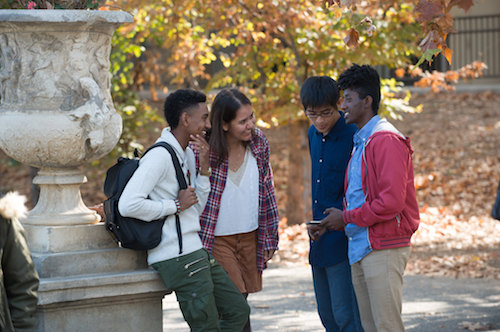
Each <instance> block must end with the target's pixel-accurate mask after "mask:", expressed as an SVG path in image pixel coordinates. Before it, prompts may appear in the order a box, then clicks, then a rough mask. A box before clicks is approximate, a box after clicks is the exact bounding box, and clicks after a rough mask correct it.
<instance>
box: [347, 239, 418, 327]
mask: <svg viewBox="0 0 500 332" xmlns="http://www.w3.org/2000/svg"><path fill="white" fill-rule="evenodd" d="M409 256H410V247H402V248H394V249H385V250H373V251H372V252H371V253H369V254H368V255H366V256H365V257H364V258H363V259H362V260H361V261H359V262H356V263H354V264H353V265H352V266H351V270H352V283H353V286H354V291H355V293H356V299H357V300H358V307H359V315H360V317H361V324H362V325H363V329H364V330H365V332H385V331H387V332H402V331H404V330H405V329H404V326H403V319H402V317H401V310H402V304H403V272H404V270H405V268H406V262H408V258H409Z"/></svg>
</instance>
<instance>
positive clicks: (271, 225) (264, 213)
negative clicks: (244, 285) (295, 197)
mask: <svg viewBox="0 0 500 332" xmlns="http://www.w3.org/2000/svg"><path fill="white" fill-rule="evenodd" d="M250 149H251V151H252V154H253V155H254V157H255V159H257V166H258V169H259V228H258V240H257V268H258V270H259V272H260V273H262V271H263V270H264V269H265V268H266V264H265V262H264V250H277V249H278V238H279V236H278V224H279V215H278V207H277V205H276V196H275V194H274V182H273V173H272V170H271V165H270V163H269V153H270V149H269V142H268V140H267V138H266V137H265V136H264V133H263V132H262V131H261V130H259V129H257V128H256V129H255V131H254V135H253V138H252V140H251V141H250ZM195 155H196V157H197V158H196V161H197V164H198V161H199V160H198V152H197V151H195ZM210 165H211V168H212V175H211V176H210V194H209V195H208V201H207V205H206V206H205V210H204V211H203V213H202V215H201V217H200V225H201V231H200V237H201V241H202V242H203V245H204V246H205V248H207V249H208V250H209V251H212V247H213V244H214V238H215V235H214V233H215V224H216V223H217V218H218V216H219V208H220V201H221V197H222V192H223V191H224V187H225V186H226V179H227V169H228V161H227V159H226V160H225V161H224V162H223V163H221V164H220V165H219V167H216V166H215V165H216V158H215V155H213V154H212V153H210Z"/></svg>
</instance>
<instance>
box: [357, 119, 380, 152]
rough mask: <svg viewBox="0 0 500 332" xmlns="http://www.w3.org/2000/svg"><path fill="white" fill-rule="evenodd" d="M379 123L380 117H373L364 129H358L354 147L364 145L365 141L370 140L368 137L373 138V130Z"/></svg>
mask: <svg viewBox="0 0 500 332" xmlns="http://www.w3.org/2000/svg"><path fill="white" fill-rule="evenodd" d="M379 121H380V117H379V116H378V115H375V116H374V117H372V118H371V119H370V121H368V122H367V123H366V124H365V125H364V126H363V128H361V129H358V130H357V131H356V133H355V134H354V137H353V142H354V145H359V144H361V143H363V142H364V141H366V140H367V139H368V137H370V136H371V134H372V131H373V128H374V127H375V125H376V124H377V123H378V122H379Z"/></svg>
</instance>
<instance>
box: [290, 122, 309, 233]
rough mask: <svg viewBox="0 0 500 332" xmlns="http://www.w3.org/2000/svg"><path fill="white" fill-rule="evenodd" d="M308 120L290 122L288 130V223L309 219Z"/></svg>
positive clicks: (297, 222) (298, 222)
mask: <svg viewBox="0 0 500 332" xmlns="http://www.w3.org/2000/svg"><path fill="white" fill-rule="evenodd" d="M308 128H309V122H308V121H305V120H299V121H297V122H294V123H291V124H290V125H289V130H288V142H289V147H288V150H289V157H288V181H287V206H286V217H287V219H288V221H287V223H288V225H296V224H301V223H303V222H305V221H307V220H309V219H310V218H311V216H312V212H311V161H310V157H309V145H308V141H307V129H308Z"/></svg>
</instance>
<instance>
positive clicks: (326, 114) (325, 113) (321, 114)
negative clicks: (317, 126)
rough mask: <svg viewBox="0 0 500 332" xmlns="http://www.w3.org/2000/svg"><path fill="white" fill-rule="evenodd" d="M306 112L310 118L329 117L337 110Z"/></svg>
mask: <svg viewBox="0 0 500 332" xmlns="http://www.w3.org/2000/svg"><path fill="white" fill-rule="evenodd" d="M305 113H306V115H307V117H308V118H309V119H316V118H319V117H322V118H328V117H330V116H332V115H333V113H335V110H330V111H321V112H319V113H314V112H310V111H306V112H305Z"/></svg>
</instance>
